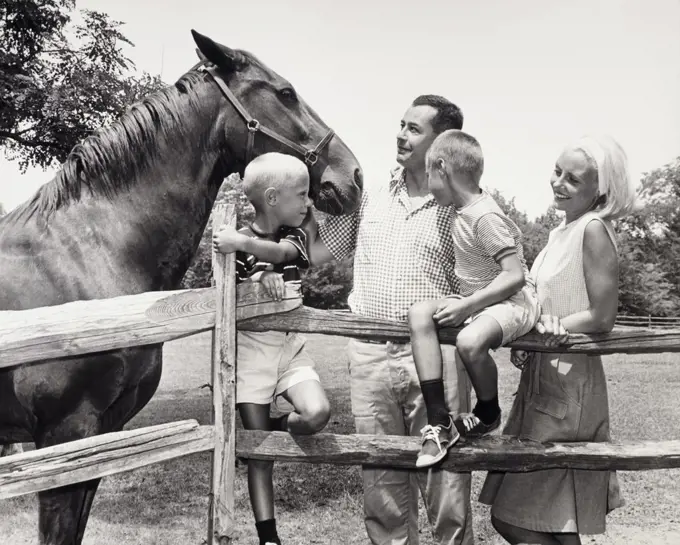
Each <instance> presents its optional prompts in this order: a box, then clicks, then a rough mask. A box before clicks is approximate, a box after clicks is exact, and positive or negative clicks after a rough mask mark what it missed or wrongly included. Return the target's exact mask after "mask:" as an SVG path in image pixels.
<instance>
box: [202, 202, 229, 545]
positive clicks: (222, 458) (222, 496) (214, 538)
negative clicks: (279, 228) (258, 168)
mask: <svg viewBox="0 0 680 545" xmlns="http://www.w3.org/2000/svg"><path fill="white" fill-rule="evenodd" d="M223 223H225V224H227V225H231V226H234V227H235V226H236V208H235V206H234V205H227V206H225V205H218V206H216V207H215V211H214V215H213V233H215V232H216V231H217V230H218V229H219V227H220V226H221V225H222V224H223ZM234 259H235V258H234V254H228V255H224V254H218V253H215V252H213V276H214V278H215V283H216V286H217V289H216V303H215V305H216V306H215V329H214V332H213V343H212V344H213V346H212V365H211V367H212V370H211V373H212V386H213V392H212V394H213V395H212V398H213V424H214V427H215V449H214V451H213V459H212V477H211V482H210V494H211V495H210V498H211V501H210V512H209V514H208V545H229V544H230V543H231V542H232V537H233V533H234V527H235V525H234V478H235V465H236V435H235V431H234V428H235V426H236V421H235V399H234V392H235V387H234V378H235V366H236V279H235V278H236V275H235V265H234Z"/></svg>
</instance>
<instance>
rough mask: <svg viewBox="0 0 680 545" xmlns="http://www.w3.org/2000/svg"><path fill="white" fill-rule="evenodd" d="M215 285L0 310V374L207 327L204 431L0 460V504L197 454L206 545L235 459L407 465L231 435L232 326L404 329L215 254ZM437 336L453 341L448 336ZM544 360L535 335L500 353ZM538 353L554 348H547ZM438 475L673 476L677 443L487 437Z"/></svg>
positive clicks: (368, 444)
mask: <svg viewBox="0 0 680 545" xmlns="http://www.w3.org/2000/svg"><path fill="white" fill-rule="evenodd" d="M223 221H226V222H227V223H228V224H232V225H233V224H235V212H234V208H233V207H232V206H228V207H224V206H222V207H218V208H216V211H215V218H214V226H215V228H216V227H217V226H219V225H221V224H222V222H223ZM214 269H215V279H216V287H214V288H206V289H198V290H178V291H174V292H149V293H141V294H138V295H129V296H122V297H116V298H112V299H106V300H96V301H79V302H73V303H67V304H64V305H59V306H53V307H45V308H37V309H32V310H24V311H3V312H0V367H12V366H15V365H31V364H35V362H40V361H42V360H49V359H54V358H63V357H68V356H75V355H80V354H88V353H94V352H100V351H105V350H113V349H120V348H125V347H129V346H138V345H149V344H156V343H162V342H166V341H171V340H174V339H179V338H182V337H186V336H189V335H193V334H195V333H200V332H203V331H209V330H213V332H214V334H213V351H212V367H211V369H212V370H211V374H212V379H211V382H212V386H213V388H212V390H213V424H212V425H199V424H198V423H197V422H196V421H193V420H186V421H180V422H172V423H169V424H161V425H157V426H151V427H147V428H141V429H134V430H125V431H120V432H115V433H109V434H104V435H99V436H96V437H91V438H87V439H81V440H77V441H73V442H69V443H65V444H61V445H58V446H54V447H49V448H44V449H38V450H34V451H31V452H26V453H23V454H16V455H12V456H8V457H6V458H0V499H3V498H9V497H13V496H19V495H23V494H29V493H34V492H39V491H41V490H47V489H51V488H56V487H60V486H65V485H68V484H73V483H77V482H84V481H88V480H91V479H96V478H101V477H105V476H107V475H113V474H116V473H121V472H125V471H130V470H133V469H137V468H140V467H143V466H146V465H149V464H153V463H158V462H163V461H166V460H170V459H173V458H178V457H181V456H186V455H188V454H193V453H197V452H204V451H211V452H212V453H213V462H212V476H211V493H210V498H211V501H210V512H209V516H208V544H209V545H213V544H219V545H224V544H228V543H231V541H232V537H233V535H234V528H235V523H234V478H235V476H234V472H235V459H236V457H237V456H238V457H241V458H254V459H261V460H279V461H296V462H316V463H333V464H367V465H381V466H386V465H389V466H393V467H409V468H413V467H414V466H415V459H416V453H417V451H418V448H419V444H418V443H419V438H417V437H396V436H371V435H334V434H317V435H313V436H292V435H290V434H287V433H282V432H264V431H246V430H238V431H237V430H236V429H235V404H234V384H235V381H234V372H235V355H236V329H237V327H238V329H242V330H247V331H266V330H277V331H299V332H307V333H317V334H318V333H320V334H325V335H342V336H347V337H355V338H361V339H373V340H382V341H388V340H391V341H397V342H399V341H401V342H404V341H406V340H407V339H408V329H407V327H406V326H405V325H404V324H401V323H395V322H389V321H384V320H374V319H368V318H364V317H361V316H356V315H353V314H351V313H347V312H334V311H321V310H315V309H311V308H306V307H303V306H302V299H301V297H300V294H299V293H298V292H296V291H294V290H292V289H291V288H287V290H286V293H285V296H284V299H283V300H282V301H280V302H273V301H271V299H270V298H269V297H268V296H267V295H266V294H265V293H264V292H263V290H262V289H261V287H260V286H259V285H258V284H247V283H246V284H241V285H239V286H238V289H237V288H236V286H235V282H234V261H233V256H226V257H225V256H222V255H220V256H216V258H215V267H214ZM440 337H441V339H442V342H444V343H450V344H453V343H455V337H456V330H455V329H454V328H446V329H443V330H442V331H441V334H440ZM512 346H513V347H515V348H521V349H525V350H534V351H548V349H547V348H546V347H545V346H544V345H543V344H542V343H541V340H540V338H539V337H538V336H537V335H534V334H529V335H526V336H525V337H522V338H521V339H519V340H517V341H515V342H514V343H513V344H512ZM550 351H553V352H554V351H556V349H555V348H551V349H550ZM557 351H561V352H577V353H590V354H613V353H633V354H634V353H660V352H678V351H680V330H633V329H627V328H616V329H615V330H614V331H612V332H611V333H609V334H607V335H572V336H570V338H569V341H568V342H567V343H566V344H565V345H563V346H561V347H560V348H559V349H557ZM443 467H446V468H448V469H452V470H460V471H472V470H500V471H531V470H537V469H549V468H564V467H571V468H579V469H593V470H603V469H612V470H646V469H660V468H678V467H680V441H678V440H672V441H658V442H655V441H637V442H631V441H627V442H611V443H550V444H542V443H536V442H530V441H519V440H515V439H510V438H504V437H487V438H483V439H480V440H477V441H467V442H465V444H464V445H462V446H461V447H460V448H457V449H456V456H451V457H450V458H448V459H447V460H446V461H445V462H444V464H443Z"/></svg>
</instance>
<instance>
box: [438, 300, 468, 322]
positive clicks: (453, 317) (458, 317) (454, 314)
mask: <svg viewBox="0 0 680 545" xmlns="http://www.w3.org/2000/svg"><path fill="white" fill-rule="evenodd" d="M469 316H470V311H469V309H468V306H467V301H466V300H465V297H461V296H460V295H454V296H453V297H447V298H446V300H444V301H442V303H441V304H440V305H439V306H438V307H437V311H436V312H435V313H434V316H433V318H434V320H435V322H437V323H438V324H439V325H440V326H445V325H449V326H454V327H455V326H458V325H460V324H462V323H463V322H464V321H465V320H467V319H468V317H469Z"/></svg>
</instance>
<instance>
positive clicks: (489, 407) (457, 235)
mask: <svg viewBox="0 0 680 545" xmlns="http://www.w3.org/2000/svg"><path fill="white" fill-rule="evenodd" d="M426 167H427V174H428V185H429V188H430V191H431V192H432V194H433V195H434V198H435V199H436V200H437V203H439V204H440V205H442V206H449V205H453V212H452V215H451V234H452V236H453V242H454V256H455V259H456V263H455V272H456V276H458V278H459V280H460V294H459V295H457V296H453V297H448V298H445V299H440V300H431V301H423V302H421V303H416V304H415V305H413V306H412V307H411V309H410V311H409V315H408V320H409V329H410V333H411V343H412V346H413V358H414V361H415V364H416V370H417V371H418V378H419V380H420V385H421V388H422V392H423V400H424V402H425V407H426V409H427V419H428V425H427V426H425V427H424V428H423V429H422V433H423V438H422V447H421V450H420V453H419V454H418V459H417V460H416V466H417V467H427V466H431V465H433V464H436V463H437V462H439V461H440V460H441V459H442V458H444V456H446V452H447V449H448V448H449V447H451V446H452V445H454V444H455V443H456V441H457V440H458V439H459V437H460V436H461V435H463V436H468V437H473V436H479V435H484V434H487V433H490V432H492V431H493V430H495V429H496V428H498V426H499V425H500V420H501V409H500V407H499V405H498V371H497V369H496V364H495V362H494V360H493V358H492V357H491V355H490V354H489V350H490V349H496V348H498V347H499V346H502V345H504V344H507V343H509V342H510V341H512V340H514V339H516V338H517V337H520V336H522V335H524V334H525V333H528V332H529V331H530V330H531V329H533V327H534V325H535V324H536V321H537V320H538V317H539V314H540V312H539V305H538V299H537V297H536V293H535V289H534V286H533V283H532V281H531V278H530V276H529V271H528V269H527V265H526V262H525V260H524V252H523V250H522V236H521V233H520V231H519V229H518V228H517V226H516V225H515V224H514V223H513V222H512V220H510V219H509V218H508V217H507V216H506V215H505V214H504V213H503V211H502V210H501V209H500V207H499V206H498V204H496V202H495V201H494V200H493V198H492V197H491V196H490V195H489V194H488V193H486V192H485V191H483V190H482V189H480V187H479V181H480V179H481V177H482V171H483V170H484V157H483V155H482V149H481V146H480V145H479V143H478V142H477V140H476V139H475V138H474V137H472V136H470V135H468V134H466V133H464V132H463V131H459V130H448V131H444V132H443V133H441V134H440V135H439V136H438V137H437V138H436V139H435V140H434V142H433V143H432V146H431V147H430V149H429V150H428V153H427V158H426ZM463 322H466V323H467V325H466V326H465V327H464V328H463V329H462V330H461V331H460V333H458V337H457V339H456V352H457V354H458V356H459V357H460V359H461V361H462V362H463V364H464V365H465V369H466V370H467V372H468V375H469V376H470V382H472V386H473V388H474V390H475V394H476V396H477V404H476V406H475V408H474V409H473V412H472V413H471V414H463V415H458V416H457V417H456V419H455V421H454V420H453V419H452V418H451V416H450V415H449V411H448V408H447V407H446V402H445V397H444V385H443V382H442V357H441V349H440V347H439V339H438V337H437V327H438V326H439V327H441V326H445V325H449V326H457V325H460V324H462V323H463Z"/></svg>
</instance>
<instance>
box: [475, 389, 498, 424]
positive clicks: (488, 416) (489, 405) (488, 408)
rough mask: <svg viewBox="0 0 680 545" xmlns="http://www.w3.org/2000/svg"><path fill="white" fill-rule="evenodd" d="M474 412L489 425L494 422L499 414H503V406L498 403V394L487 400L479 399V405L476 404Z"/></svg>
mask: <svg viewBox="0 0 680 545" xmlns="http://www.w3.org/2000/svg"><path fill="white" fill-rule="evenodd" d="M472 412H473V413H474V415H475V416H476V417H477V418H479V419H480V420H481V421H482V422H483V423H484V424H486V425H487V426H488V425H489V424H492V423H493V422H494V420H496V418H498V415H499V414H501V408H500V406H499V405H498V396H494V397H492V398H491V399H488V400H486V401H484V400H482V399H478V400H477V405H475V408H474V409H473V410H472Z"/></svg>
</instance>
